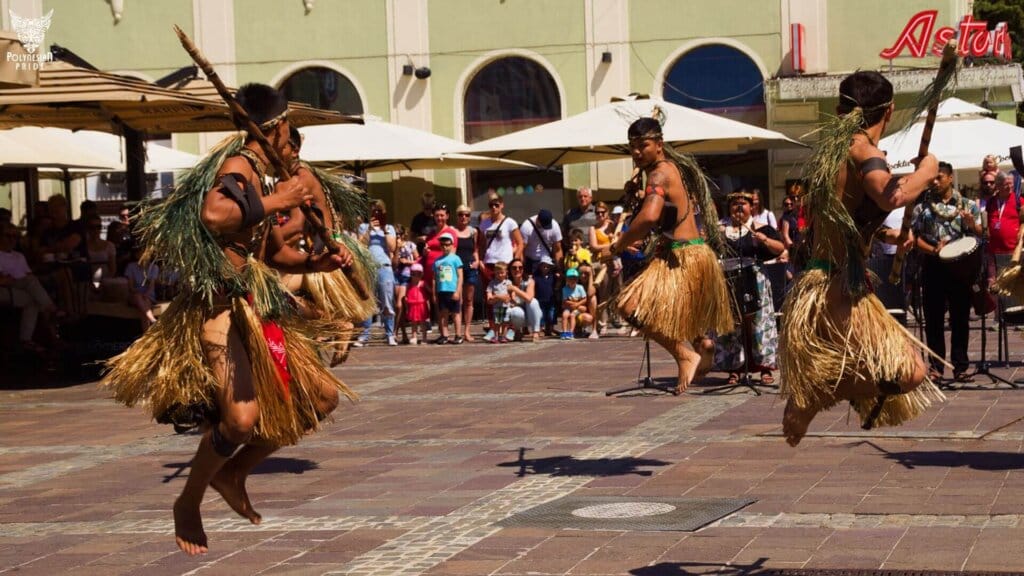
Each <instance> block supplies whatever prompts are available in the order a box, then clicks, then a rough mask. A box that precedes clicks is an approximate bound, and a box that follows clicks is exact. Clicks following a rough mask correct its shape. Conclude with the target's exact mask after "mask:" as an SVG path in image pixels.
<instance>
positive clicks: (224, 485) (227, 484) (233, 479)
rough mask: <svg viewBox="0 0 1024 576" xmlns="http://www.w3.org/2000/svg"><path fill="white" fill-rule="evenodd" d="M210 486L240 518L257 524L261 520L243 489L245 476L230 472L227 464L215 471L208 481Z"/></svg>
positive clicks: (261, 517)
mask: <svg viewBox="0 0 1024 576" xmlns="http://www.w3.org/2000/svg"><path fill="white" fill-rule="evenodd" d="M210 487H211V488H213V489H214V490H216V491H217V493H218V494H220V496H221V498H223V499H224V501H225V502H227V503H228V506H231V509H232V510H234V511H235V512H236V513H238V515H239V516H241V517H242V518H245V519H246V520H248V521H249V522H252V523H253V524H257V525H258V524H259V523H260V522H262V521H263V516H260V514H259V513H258V512H256V510H254V509H253V507H252V502H250V501H249V493H248V492H246V490H245V478H241V477H239V476H238V475H237V474H234V473H232V472H231V471H230V470H228V467H227V466H225V467H223V468H221V469H220V470H219V471H217V475H216V476H214V477H213V481H212V482H210Z"/></svg>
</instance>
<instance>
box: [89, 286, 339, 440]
mask: <svg viewBox="0 0 1024 576" xmlns="http://www.w3.org/2000/svg"><path fill="white" fill-rule="evenodd" d="M225 316H226V317H225ZM212 322H220V323H221V324H222V325H221V326H216V328H215V332H216V333H218V334H223V340H224V341H223V342H209V341H208V342H206V345H205V346H204V334H206V337H207V338H208V337H209V336H208V335H209V334H210V333H212V332H214V330H204V327H206V326H207V324H208V323H212ZM281 328H282V330H283V331H284V334H285V350H286V354H287V359H288V370H289V373H290V374H291V381H290V384H289V393H288V394H285V393H284V392H283V391H282V388H281V384H280V379H279V377H278V375H277V370H276V368H275V366H274V363H273V360H272V359H271V356H270V353H269V349H268V347H267V341H266V340H265V339H264V337H263V331H262V321H261V320H260V318H259V317H258V316H257V315H256V313H255V311H254V310H253V309H252V307H251V306H250V305H249V304H248V303H247V302H246V301H245V300H244V299H242V298H232V299H231V300H230V301H224V302H221V303H218V304H217V305H215V306H213V307H210V306H208V305H206V304H205V303H204V302H202V301H201V299H199V298H195V297H188V296H179V297H178V298H177V299H175V300H174V301H173V302H172V303H171V305H170V306H169V307H168V309H167V311H166V312H164V314H163V315H161V317H160V319H159V320H158V321H157V323H156V324H154V325H153V326H152V327H150V329H149V330H147V331H146V333H145V334H143V335H142V336H141V337H140V338H139V339H138V340H137V341H136V342H135V343H134V344H132V346H131V347H129V348H128V350H126V351H125V352H123V353H122V354H120V355H118V356H116V357H114V358H112V359H110V360H109V361H108V362H107V370H108V371H107V373H106V375H105V376H104V378H103V382H102V385H103V386H105V387H107V388H109V389H110V390H111V391H112V392H113V394H114V398H115V399H116V400H117V401H118V402H121V403H122V404H125V405H127V406H135V405H136V404H144V405H145V406H146V408H147V410H148V411H149V413H150V415H151V416H152V417H153V418H159V417H161V416H162V415H164V414H165V413H167V412H168V411H172V410H175V409H179V408H181V407H187V406H195V405H206V406H210V407H212V406H216V403H217V400H216V397H217V392H218V390H219V388H220V386H221V385H222V384H221V383H220V382H219V381H218V379H217V376H216V374H215V372H214V370H213V368H212V367H211V366H210V363H209V361H208V360H207V356H208V354H209V353H210V350H211V349H215V348H220V349H221V351H220V352H219V353H222V354H227V353H228V350H227V348H228V346H229V344H230V336H229V332H230V331H231V330H236V331H237V333H238V335H239V336H240V337H241V341H242V343H243V345H244V347H245V352H246V356H248V358H249V362H250V366H251V374H252V380H253V382H252V385H253V390H254V391H255V394H256V399H257V402H258V404H259V409H260V418H259V421H258V422H257V424H256V427H255V430H254V434H255V437H256V438H257V439H260V440H262V441H264V442H267V443H269V444H273V445H278V446H284V445H289V444H294V443H296V442H298V440H299V439H300V438H301V437H302V436H303V435H304V434H305V433H306V432H308V431H311V430H313V429H315V428H316V427H317V423H318V420H319V419H320V418H322V417H323V416H325V415H323V414H318V413H317V410H316V408H315V402H316V400H317V397H316V396H317V395H318V394H322V393H323V392H324V391H325V390H330V389H331V388H333V389H335V390H337V391H338V392H339V394H341V395H343V396H346V397H348V398H350V399H354V398H355V397H356V396H355V394H354V393H353V392H352V391H351V390H350V389H349V388H348V387H347V386H346V385H345V384H344V383H343V382H341V381H340V380H338V379H337V378H335V377H334V376H333V375H332V374H331V373H330V371H328V370H327V369H326V368H324V367H323V365H322V364H321V362H320V359H319V356H318V354H317V352H316V348H315V347H314V346H313V342H312V341H311V340H310V339H309V338H308V337H306V336H305V335H304V334H303V333H302V332H300V331H299V330H297V329H296V328H295V326H292V325H290V324H289V323H288V322H284V323H282V324H281Z"/></svg>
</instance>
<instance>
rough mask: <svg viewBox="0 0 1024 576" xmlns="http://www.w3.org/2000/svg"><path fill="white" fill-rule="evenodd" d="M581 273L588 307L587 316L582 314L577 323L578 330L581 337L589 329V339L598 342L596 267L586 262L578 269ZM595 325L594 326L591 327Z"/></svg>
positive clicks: (581, 281) (581, 283) (581, 282)
mask: <svg viewBox="0 0 1024 576" xmlns="http://www.w3.org/2000/svg"><path fill="white" fill-rule="evenodd" d="M577 270H578V271H579V273H580V286H583V289H584V290H586V292H587V307H586V314H581V315H580V317H579V318H578V321H577V323H576V328H577V329H578V330H580V332H581V335H582V333H583V332H584V330H585V329H586V328H588V327H589V329H590V333H589V334H588V335H587V338H589V339H591V340H597V339H598V338H600V337H601V336H600V334H599V333H598V332H599V324H598V322H597V312H598V310H599V308H598V295H597V286H596V285H595V284H594V266H593V264H588V263H586V262H584V263H583V264H580V267H579V268H577ZM591 324H593V325H591Z"/></svg>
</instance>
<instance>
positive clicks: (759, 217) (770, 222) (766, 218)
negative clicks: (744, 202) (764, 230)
mask: <svg viewBox="0 0 1024 576" xmlns="http://www.w3.org/2000/svg"><path fill="white" fill-rule="evenodd" d="M750 194H751V196H752V197H753V200H752V201H751V204H750V214H751V216H753V218H754V222H756V223H758V224H760V225H762V226H771V227H772V228H775V229H776V230H778V229H779V222H778V220H776V219H775V213H774V212H772V211H771V210H769V209H768V208H766V207H765V206H764V199H763V198H761V191H760V190H759V189H757V188H754V189H753V190H752V191H751V192H750Z"/></svg>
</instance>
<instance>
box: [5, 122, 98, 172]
mask: <svg viewBox="0 0 1024 576" xmlns="http://www.w3.org/2000/svg"><path fill="white" fill-rule="evenodd" d="M0 165H3V166H35V167H40V168H56V169H75V170H116V169H117V168H118V165H117V162H116V159H112V158H111V157H110V156H108V155H104V154H103V153H101V152H99V151H97V150H95V149H94V148H92V147H91V146H89V145H87V144H86V143H84V142H81V141H75V140H74V139H72V138H71V132H68V131H66V130H63V131H56V132H54V131H50V130H48V129H46V128H37V127H34V126H32V127H25V128H19V129H17V131H12V130H0Z"/></svg>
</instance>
